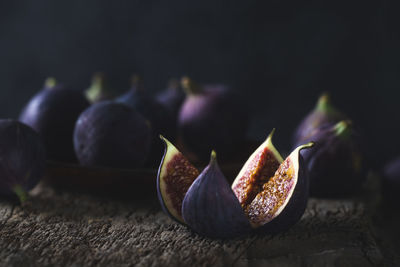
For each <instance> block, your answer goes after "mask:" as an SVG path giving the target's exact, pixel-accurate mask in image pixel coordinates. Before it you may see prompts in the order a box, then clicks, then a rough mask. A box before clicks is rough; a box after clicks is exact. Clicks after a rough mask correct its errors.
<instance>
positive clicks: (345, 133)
mask: <svg viewBox="0 0 400 267" xmlns="http://www.w3.org/2000/svg"><path fill="white" fill-rule="evenodd" d="M351 124H352V123H351V121H349V120H344V121H339V122H338V123H336V124H335V126H334V131H335V134H336V136H340V137H343V138H348V137H349V136H350V135H351Z"/></svg>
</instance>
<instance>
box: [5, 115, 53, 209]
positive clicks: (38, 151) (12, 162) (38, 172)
mask: <svg viewBox="0 0 400 267" xmlns="http://www.w3.org/2000/svg"><path fill="white" fill-rule="evenodd" d="M45 166H46V155H45V148H44V145H43V143H42V140H41V139H40V137H39V135H38V134H37V133H36V132H35V131H34V130H33V129H32V128H30V127H29V126H27V125H25V124H23V123H20V122H18V121H15V120H0V195H1V196H5V197H9V196H12V195H17V196H18V198H19V200H20V202H21V203H22V202H24V201H25V200H26V198H27V192H28V191H29V190H31V189H32V188H33V187H35V185H36V184H37V183H38V182H39V180H40V179H41V178H42V176H43V174H44V169H45Z"/></svg>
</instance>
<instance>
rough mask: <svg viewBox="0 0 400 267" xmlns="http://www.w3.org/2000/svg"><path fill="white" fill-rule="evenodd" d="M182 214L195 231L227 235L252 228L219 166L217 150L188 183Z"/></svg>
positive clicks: (247, 231) (207, 234) (238, 234)
mask: <svg viewBox="0 0 400 267" xmlns="http://www.w3.org/2000/svg"><path fill="white" fill-rule="evenodd" d="M182 215H183V218H184V220H185V222H186V223H187V224H188V226H189V227H190V228H192V229H193V230H194V231H196V232H197V233H200V234H202V235H206V236H209V237H215V238H230V237H236V236H241V235H244V234H247V233H249V232H250V231H251V227H250V223H249V220H248V219H247V218H246V216H245V214H244V212H243V209H242V207H241V206H240V203H239V201H238V199H237V198H236V196H235V194H234V192H233V191H232V189H231V187H230V186H229V183H228V182H227V180H226V178H225V177H224V175H223V174H222V172H221V170H220V168H219V167H218V163H217V159H216V153H215V152H214V151H213V152H212V153H211V160H210V163H209V165H208V166H207V167H206V168H205V169H204V170H203V171H202V172H201V174H200V175H199V176H198V177H197V178H196V180H195V181H194V182H193V184H192V185H191V186H190V188H189V190H188V191H187V193H186V196H185V198H184V200H183V204H182Z"/></svg>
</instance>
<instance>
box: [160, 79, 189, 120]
mask: <svg viewBox="0 0 400 267" xmlns="http://www.w3.org/2000/svg"><path fill="white" fill-rule="evenodd" d="M156 99H157V101H158V102H159V103H161V104H162V105H163V106H164V107H166V108H167V109H168V110H169V112H170V113H171V114H172V116H173V118H174V119H175V121H176V119H177V118H178V114H179V110H180V109H181V106H182V104H183V101H184V100H185V92H184V91H183V90H182V88H181V87H180V84H179V82H178V80H175V79H172V80H170V81H169V83H168V87H167V89H165V90H164V91H162V92H160V93H159V94H157V96H156Z"/></svg>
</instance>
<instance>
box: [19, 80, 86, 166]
mask: <svg viewBox="0 0 400 267" xmlns="http://www.w3.org/2000/svg"><path fill="white" fill-rule="evenodd" d="M88 106H89V102H88V101H87V100H86V98H85V96H84V95H83V94H82V93H81V92H79V91H77V90H72V89H67V88H64V87H63V86H62V85H58V84H57V83H56V81H55V80H54V79H53V78H49V79H47V80H46V83H45V87H44V89H43V90H41V91H40V92H38V93H37V94H36V95H35V96H33V98H32V99H31V100H30V101H29V102H28V104H27V105H26V106H25V108H24V109H23V111H22V113H21V115H20V117H19V120H20V121H21V122H23V123H25V124H27V125H29V126H30V127H32V128H33V129H34V130H36V131H37V132H38V133H39V135H40V136H41V137H42V140H43V142H44V145H45V147H46V152H47V157H48V158H49V159H51V160H57V161H67V162H76V156H75V153H74V147H73V141H72V140H73V131H74V126H75V122H76V120H77V119H78V116H79V114H81V112H82V111H83V110H85V108H87V107H88Z"/></svg>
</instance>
